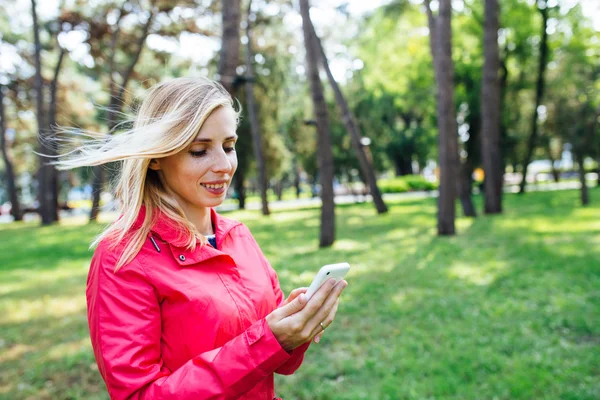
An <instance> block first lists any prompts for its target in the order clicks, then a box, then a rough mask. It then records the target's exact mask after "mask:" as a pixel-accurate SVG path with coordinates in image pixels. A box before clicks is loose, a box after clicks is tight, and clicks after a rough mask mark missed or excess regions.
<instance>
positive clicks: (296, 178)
mask: <svg viewBox="0 0 600 400" xmlns="http://www.w3.org/2000/svg"><path fill="white" fill-rule="evenodd" d="M292 168H293V169H294V187H295V188H296V198H297V199H299V198H300V168H299V167H298V160H297V159H296V156H294V159H293V160H292Z"/></svg>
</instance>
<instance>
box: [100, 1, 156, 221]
mask: <svg viewBox="0 0 600 400" xmlns="http://www.w3.org/2000/svg"><path fill="white" fill-rule="evenodd" d="M119 12H120V14H119V17H118V19H117V22H116V25H117V26H116V28H115V31H113V34H112V35H111V54H110V57H109V63H108V64H109V94H110V100H109V105H108V131H109V134H112V133H113V130H114V129H115V127H116V126H117V120H118V114H119V112H120V111H121V109H122V108H123V102H124V100H125V90H126V89H127V84H128V83H129V79H130V78H131V75H132V74H133V71H134V70H135V66H136V65H137V62H138V61H139V59H140V55H141V54H142V50H143V49H144V43H146V38H147V37H148V35H149V33H150V26H151V25H152V22H153V20H154V16H155V14H154V12H153V11H152V12H151V13H150V16H149V17H148V20H147V21H146V23H145V24H144V27H143V29H142V34H141V35H140V37H139V38H138V41H137V47H136V52H135V54H134V55H133V58H132V60H131V62H130V63H129V66H128V67H127V69H126V70H125V72H124V73H121V74H119V75H121V76H122V77H123V81H122V82H121V84H120V85H118V89H117V84H116V82H115V80H114V76H115V72H116V71H115V69H116V68H115V65H114V58H115V51H116V45H117V40H118V36H119V32H120V28H119V23H120V21H121V18H122V17H123V11H122V10H119ZM92 171H93V175H94V181H93V184H92V192H93V198H92V209H91V210H90V221H89V222H93V221H96V219H97V218H98V213H99V211H100V195H101V194H102V189H103V188H104V176H105V170H104V166H102V165H99V166H95V167H93V169H92Z"/></svg>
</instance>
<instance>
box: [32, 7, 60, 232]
mask: <svg viewBox="0 0 600 400" xmlns="http://www.w3.org/2000/svg"><path fill="white" fill-rule="evenodd" d="M31 15H32V18H33V38H34V46H35V53H34V59H35V83H34V92H35V98H36V118H37V126H38V138H39V142H40V147H39V153H40V154H41V155H40V156H39V164H40V167H39V171H38V182H39V186H38V201H39V210H40V216H41V219H42V225H49V224H51V223H52V222H54V221H56V217H55V214H56V211H54V212H53V210H52V206H53V204H52V188H51V180H52V172H51V171H50V170H51V169H53V167H52V166H51V165H48V161H47V159H46V157H45V156H44V154H48V153H49V152H50V148H49V147H48V146H46V143H47V142H46V120H45V115H46V113H45V112H44V84H43V81H42V62H41V55H40V53H41V51H42V45H41V43H40V26H39V23H38V18H37V10H36V2H35V0H31Z"/></svg>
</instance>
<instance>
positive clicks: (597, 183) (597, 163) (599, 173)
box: [596, 156, 600, 187]
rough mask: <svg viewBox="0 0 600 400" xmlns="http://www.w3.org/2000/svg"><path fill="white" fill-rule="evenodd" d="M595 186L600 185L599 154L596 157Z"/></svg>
mask: <svg viewBox="0 0 600 400" xmlns="http://www.w3.org/2000/svg"><path fill="white" fill-rule="evenodd" d="M596 174H597V177H596V186H598V187H600V156H598V157H596Z"/></svg>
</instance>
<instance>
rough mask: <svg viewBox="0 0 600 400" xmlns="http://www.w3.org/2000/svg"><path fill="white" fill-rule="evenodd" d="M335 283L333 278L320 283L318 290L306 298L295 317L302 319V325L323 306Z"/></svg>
mask: <svg viewBox="0 0 600 400" xmlns="http://www.w3.org/2000/svg"><path fill="white" fill-rule="evenodd" d="M335 285H336V281H335V279H334V278H331V279H328V280H327V281H326V282H325V283H323V284H322V285H321V287H320V288H319V290H317V291H316V293H315V294H314V295H313V296H312V297H311V298H310V300H308V303H307V304H306V306H305V307H304V308H303V309H302V311H301V312H300V313H298V315H297V318H298V319H299V320H300V321H302V324H303V325H304V324H305V323H306V321H308V320H310V319H311V318H312V317H313V316H314V315H315V314H316V313H317V312H319V310H320V309H321V307H323V304H324V303H325V301H326V300H327V298H328V297H329V295H330V293H331V292H332V290H334V287H335Z"/></svg>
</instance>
